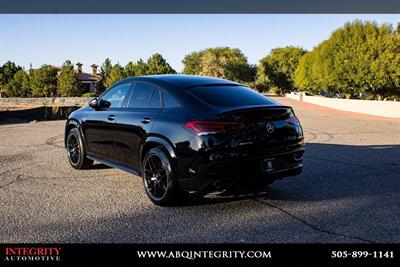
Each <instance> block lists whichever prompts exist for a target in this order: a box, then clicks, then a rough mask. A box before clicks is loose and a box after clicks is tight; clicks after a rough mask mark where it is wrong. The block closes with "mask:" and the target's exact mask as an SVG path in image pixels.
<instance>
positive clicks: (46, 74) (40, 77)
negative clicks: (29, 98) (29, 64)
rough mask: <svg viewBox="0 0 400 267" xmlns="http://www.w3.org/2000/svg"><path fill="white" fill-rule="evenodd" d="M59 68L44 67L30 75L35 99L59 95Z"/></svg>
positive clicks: (34, 70) (32, 71)
mask: <svg viewBox="0 0 400 267" xmlns="http://www.w3.org/2000/svg"><path fill="white" fill-rule="evenodd" d="M57 72H58V70H57V68H56V67H54V66H51V65H43V66H42V67H40V68H39V69H32V70H31V71H30V73H29V75H30V77H29V79H30V84H31V88H32V95H33V96H35V97H43V96H46V97H47V96H50V97H54V96H56V95H57Z"/></svg>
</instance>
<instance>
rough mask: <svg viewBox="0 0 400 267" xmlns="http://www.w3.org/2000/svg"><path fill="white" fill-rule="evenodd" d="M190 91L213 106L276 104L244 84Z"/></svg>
mask: <svg viewBox="0 0 400 267" xmlns="http://www.w3.org/2000/svg"><path fill="white" fill-rule="evenodd" d="M188 92H189V93H190V94H192V95H193V96H195V97H197V98H199V99H200V100H202V101H203V102H205V103H207V104H209V105H212V106H223V107H238V106H258V105H271V104H275V103H274V102H273V101H272V100H270V99H268V98H267V97H265V96H263V95H262V94H260V93H257V92H256V91H254V90H252V89H249V88H246V87H243V86H203V87H194V88H191V89H188Z"/></svg>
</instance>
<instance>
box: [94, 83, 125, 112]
mask: <svg viewBox="0 0 400 267" xmlns="http://www.w3.org/2000/svg"><path fill="white" fill-rule="evenodd" d="M130 87H131V84H130V83H124V84H121V85H118V86H115V87H114V88H111V89H110V90H108V91H107V92H106V93H105V94H104V95H103V96H102V98H101V100H102V101H103V100H105V101H108V102H110V103H111V105H110V108H120V107H122V105H123V103H124V100H125V98H126V96H127V94H128V92H129V89H130Z"/></svg>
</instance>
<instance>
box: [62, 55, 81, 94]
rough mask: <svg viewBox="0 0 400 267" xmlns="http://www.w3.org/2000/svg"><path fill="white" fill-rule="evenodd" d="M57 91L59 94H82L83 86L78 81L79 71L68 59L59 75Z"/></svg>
mask: <svg viewBox="0 0 400 267" xmlns="http://www.w3.org/2000/svg"><path fill="white" fill-rule="evenodd" d="M57 85H58V88H57V92H58V95H59V96H81V95H82V93H83V92H82V86H81V83H80V82H79V81H78V73H76V72H75V71H74V65H73V64H72V63H71V61H69V60H66V61H65V62H64V64H63V65H62V66H61V70H60V73H59V75H58V77H57Z"/></svg>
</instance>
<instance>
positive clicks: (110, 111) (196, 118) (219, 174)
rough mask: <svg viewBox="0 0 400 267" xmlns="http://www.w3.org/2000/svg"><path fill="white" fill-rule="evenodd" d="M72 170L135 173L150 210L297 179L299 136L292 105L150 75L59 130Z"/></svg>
mask: <svg viewBox="0 0 400 267" xmlns="http://www.w3.org/2000/svg"><path fill="white" fill-rule="evenodd" d="M65 147H66V149H67V151H68V160H69V162H70V164H71V166H72V167H73V168H75V169H86V168H90V166H91V165H92V163H93V161H94V160H95V161H98V162H101V163H103V164H106V165H108V166H111V167H115V168H118V169H122V170H124V171H127V172H130V173H133V174H135V175H141V176H142V177H143V184H144V188H145V190H146V193H147V195H148V196H149V198H150V199H151V201H153V202H154V203H155V204H158V205H171V204H173V203H176V201H177V200H181V199H182V196H183V195H184V193H185V192H190V191H197V192H210V191H212V190H215V189H217V188H220V187H221V186H222V187H223V186H225V185H228V184H230V183H232V182H234V181H236V180H240V181H243V180H245V181H247V180H248V181H250V180H251V181H260V182H262V183H267V184H269V183H272V182H273V181H274V180H275V179H277V178H282V177H285V176H293V175H297V174H300V173H301V170H302V159H303V152H304V138H303V131H302V128H301V126H300V123H299V121H298V119H297V118H296V116H295V114H294V112H293V110H292V108H291V107H287V106H282V105H280V104H278V103H276V102H275V101H273V100H271V99H269V98H268V97H265V96H263V95H262V94H259V93H257V92H255V91H254V90H252V89H249V88H246V87H244V86H243V85H241V84H239V83H236V82H231V81H227V80H222V79H216V78H210V77H202V76H187V75H155V76H144V77H135V78H128V79H124V80H121V81H119V82H117V83H116V84H114V85H113V86H112V87H111V88H109V89H108V90H106V91H105V92H104V93H103V94H102V95H100V96H99V97H97V98H94V99H92V100H91V101H89V103H88V105H87V106H85V107H82V108H80V109H79V110H76V111H74V112H73V113H71V115H70V116H69V118H68V120H67V123H66V125H65Z"/></svg>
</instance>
